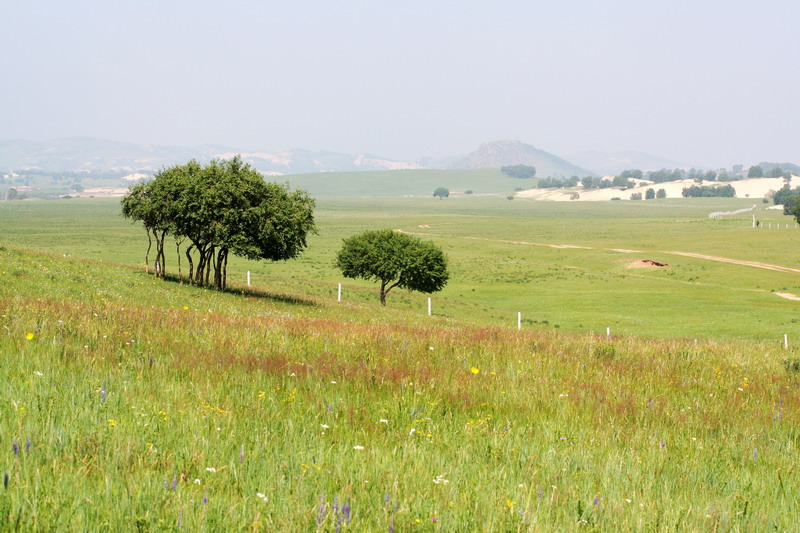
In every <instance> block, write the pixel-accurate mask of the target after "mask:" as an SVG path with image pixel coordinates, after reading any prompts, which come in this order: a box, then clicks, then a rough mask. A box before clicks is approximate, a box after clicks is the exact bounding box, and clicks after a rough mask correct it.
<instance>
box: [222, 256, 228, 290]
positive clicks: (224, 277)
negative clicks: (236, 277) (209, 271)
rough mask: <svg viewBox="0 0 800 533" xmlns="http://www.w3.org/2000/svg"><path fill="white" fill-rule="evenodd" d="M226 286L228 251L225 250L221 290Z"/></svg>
mask: <svg viewBox="0 0 800 533" xmlns="http://www.w3.org/2000/svg"><path fill="white" fill-rule="evenodd" d="M227 286H228V250H227V249H225V262H224V263H223V264H222V288H223V289H225V288H226V287H227Z"/></svg>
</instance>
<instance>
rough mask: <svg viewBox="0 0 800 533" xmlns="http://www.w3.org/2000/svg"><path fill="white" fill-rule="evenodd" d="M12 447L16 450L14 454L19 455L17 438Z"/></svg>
mask: <svg viewBox="0 0 800 533" xmlns="http://www.w3.org/2000/svg"><path fill="white" fill-rule="evenodd" d="M11 449H12V450H14V455H19V444H18V443H17V439H14V442H12V443H11Z"/></svg>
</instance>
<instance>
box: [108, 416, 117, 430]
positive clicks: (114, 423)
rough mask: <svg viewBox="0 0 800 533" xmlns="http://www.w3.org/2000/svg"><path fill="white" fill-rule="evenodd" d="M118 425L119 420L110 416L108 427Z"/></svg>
mask: <svg viewBox="0 0 800 533" xmlns="http://www.w3.org/2000/svg"><path fill="white" fill-rule="evenodd" d="M116 425H117V421H116V420H114V419H113V418H109V419H108V427H111V428H113V427H116Z"/></svg>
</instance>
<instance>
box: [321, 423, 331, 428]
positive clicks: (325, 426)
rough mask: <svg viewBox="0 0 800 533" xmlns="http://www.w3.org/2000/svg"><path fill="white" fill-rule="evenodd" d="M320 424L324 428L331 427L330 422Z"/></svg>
mask: <svg viewBox="0 0 800 533" xmlns="http://www.w3.org/2000/svg"><path fill="white" fill-rule="evenodd" d="M320 425H321V426H322V429H328V428H329V427H330V426H329V425H328V424H320Z"/></svg>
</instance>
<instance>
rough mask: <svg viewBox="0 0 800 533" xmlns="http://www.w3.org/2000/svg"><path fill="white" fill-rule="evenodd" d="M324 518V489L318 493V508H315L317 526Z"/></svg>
mask: <svg viewBox="0 0 800 533" xmlns="http://www.w3.org/2000/svg"><path fill="white" fill-rule="evenodd" d="M324 519H325V491H323V492H322V493H321V494H320V495H319V508H318V509H317V527H319V526H320V525H322V521H323V520H324Z"/></svg>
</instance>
